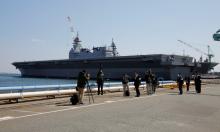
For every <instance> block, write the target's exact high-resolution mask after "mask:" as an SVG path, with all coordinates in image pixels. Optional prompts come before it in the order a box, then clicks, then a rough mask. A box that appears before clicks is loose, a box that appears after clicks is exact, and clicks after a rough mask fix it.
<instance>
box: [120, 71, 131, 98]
mask: <svg viewBox="0 0 220 132" xmlns="http://www.w3.org/2000/svg"><path fill="white" fill-rule="evenodd" d="M128 83H129V76H128V75H127V74H124V75H123V77H122V85H123V96H129V95H130V91H129V85H128Z"/></svg>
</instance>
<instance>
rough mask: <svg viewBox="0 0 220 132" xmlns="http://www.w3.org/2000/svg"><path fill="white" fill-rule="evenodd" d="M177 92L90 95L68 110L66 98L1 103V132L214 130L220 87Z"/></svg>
mask: <svg viewBox="0 0 220 132" xmlns="http://www.w3.org/2000/svg"><path fill="white" fill-rule="evenodd" d="M185 91H186V90H185V89H184V94H183V95H178V89H161V88H159V89H158V90H157V92H156V94H155V95H150V96H148V95H146V93H145V91H143V88H141V97H138V98H137V97H134V96H135V93H134V91H133V90H132V92H131V96H130V97H122V92H115V93H108V92H106V93H105V94H104V95H103V96H98V95H94V98H95V103H94V104H93V103H92V104H89V102H88V97H87V96H85V100H84V102H85V104H84V105H76V106H72V105H71V104H70V102H69V97H66V98H65V97H64V98H56V99H51V100H42V99H41V100H37V101H30V102H29V101H28V100H27V101H24V102H21V103H14V104H7V105H0V128H1V129H0V130H1V131H3V132H29V131H33V132H38V131H40V132H50V131H51V132H60V131H74V132H87V131H89V132H112V131H120V132H134V131H140V132H146V131H149V132H159V131H163V132H176V131H178V132H186V131H193V132H207V131H211V132H219V131H220V126H219V121H220V101H219V99H220V84H218V83H217V84H212V83H209V84H206V85H203V86H202V93H201V94H196V93H195V90H194V87H193V86H192V87H191V88H190V91H189V92H188V93H186V92H185Z"/></svg>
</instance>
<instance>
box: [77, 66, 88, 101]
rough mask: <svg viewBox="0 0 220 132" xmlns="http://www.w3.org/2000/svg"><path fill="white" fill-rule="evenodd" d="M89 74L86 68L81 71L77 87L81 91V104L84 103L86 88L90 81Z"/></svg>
mask: <svg viewBox="0 0 220 132" xmlns="http://www.w3.org/2000/svg"><path fill="white" fill-rule="evenodd" d="M88 79H89V78H88V76H87V73H86V71H85V70H83V71H81V72H79V75H78V79H77V88H78V92H79V104H83V101H82V100H83V96H84V89H85V86H86V84H87V82H88Z"/></svg>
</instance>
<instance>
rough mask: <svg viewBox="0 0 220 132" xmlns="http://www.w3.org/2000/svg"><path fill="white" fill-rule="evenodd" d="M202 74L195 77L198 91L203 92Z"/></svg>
mask: <svg viewBox="0 0 220 132" xmlns="http://www.w3.org/2000/svg"><path fill="white" fill-rule="evenodd" d="M201 83H202V81H201V76H200V75H197V76H196V77H195V88H196V93H201Z"/></svg>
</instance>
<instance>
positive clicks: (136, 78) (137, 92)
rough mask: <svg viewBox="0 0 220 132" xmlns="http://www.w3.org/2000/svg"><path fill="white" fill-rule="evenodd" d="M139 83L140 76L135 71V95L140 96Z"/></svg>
mask: <svg viewBox="0 0 220 132" xmlns="http://www.w3.org/2000/svg"><path fill="white" fill-rule="evenodd" d="M140 84H141V77H140V76H139V75H138V73H136V72H135V74H134V86H135V90H136V96H135V97H139V96H140V90H139V86H140Z"/></svg>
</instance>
